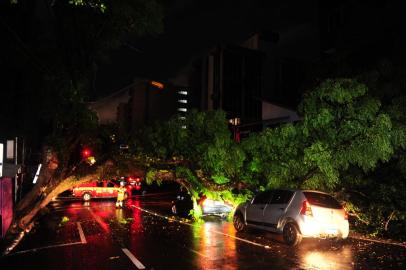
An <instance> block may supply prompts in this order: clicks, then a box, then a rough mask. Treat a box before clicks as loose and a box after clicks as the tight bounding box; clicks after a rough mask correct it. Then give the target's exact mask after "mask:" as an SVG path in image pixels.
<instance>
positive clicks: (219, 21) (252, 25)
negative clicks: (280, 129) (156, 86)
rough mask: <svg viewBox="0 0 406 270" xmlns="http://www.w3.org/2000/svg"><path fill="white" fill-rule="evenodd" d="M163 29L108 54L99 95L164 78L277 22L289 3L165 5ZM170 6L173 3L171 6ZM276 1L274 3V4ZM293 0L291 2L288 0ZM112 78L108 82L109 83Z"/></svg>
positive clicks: (242, 0)
mask: <svg viewBox="0 0 406 270" xmlns="http://www.w3.org/2000/svg"><path fill="white" fill-rule="evenodd" d="M170 2H171V6H170V7H169V8H168V9H167V11H168V13H167V15H166V18H165V30H164V32H163V33H162V34H159V35H156V36H154V37H151V36H150V37H145V38H142V39H133V40H129V41H128V44H129V46H126V47H124V48H121V49H120V50H117V51H115V52H112V55H111V62H110V63H109V64H107V65H104V66H103V67H102V68H101V70H100V74H99V78H101V79H100V80H99V83H98V85H97V88H98V90H99V94H100V95H103V94H104V93H107V92H110V91H115V90H118V89H120V88H121V87H124V86H126V85H128V84H130V83H131V82H132V79H133V78H134V77H135V76H137V75H138V76H141V77H142V76H145V77H150V78H154V79H159V80H165V79H167V78H168V77H171V76H173V75H174V72H176V71H177V70H178V69H179V68H181V67H183V66H185V65H187V64H188V62H189V61H190V60H191V58H192V57H193V56H197V55H199V54H200V53H203V52H205V50H206V49H209V48H210V47H213V46H215V45H218V44H221V43H223V44H224V43H233V42H238V41H242V40H244V39H246V38H247V37H248V36H249V35H250V34H251V33H253V32H254V31H256V30H259V29H262V28H266V27H268V26H269V25H271V24H273V25H276V24H281V21H280V20H279V21H277V20H276V19H275V16H273V14H274V13H275V14H276V13H277V12H278V10H279V9H281V8H283V5H286V6H289V5H290V4H291V3H292V1H281V2H284V3H283V5H282V4H281V3H278V4H274V3H273V2H274V1H250V0H239V1H235V0H234V1H215V0H205V1H201V0H178V1H170ZM172 2H174V3H172ZM275 2H276V1H275ZM293 2H297V1H293ZM300 10H301V8H300V6H299V5H298V9H295V10H292V13H291V15H292V16H291V18H283V20H284V21H293V20H300V19H302V17H305V16H309V15H308V14H307V15H306V14H300ZM112 78H114V79H112Z"/></svg>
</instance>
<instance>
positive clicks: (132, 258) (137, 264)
mask: <svg viewBox="0 0 406 270" xmlns="http://www.w3.org/2000/svg"><path fill="white" fill-rule="evenodd" d="M122 250H123V252H124V254H125V255H127V257H128V258H129V259H130V260H131V261H132V262H133V264H134V265H135V266H136V267H137V268H138V269H145V266H144V265H143V264H142V263H141V262H140V261H139V260H138V259H137V258H135V256H134V255H133V254H132V253H131V251H129V250H128V249H126V248H122Z"/></svg>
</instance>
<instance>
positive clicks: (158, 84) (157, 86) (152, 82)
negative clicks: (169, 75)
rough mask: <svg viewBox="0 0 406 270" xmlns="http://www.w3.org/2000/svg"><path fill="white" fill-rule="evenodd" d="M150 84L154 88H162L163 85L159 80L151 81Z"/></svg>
mask: <svg viewBox="0 0 406 270" xmlns="http://www.w3.org/2000/svg"><path fill="white" fill-rule="evenodd" d="M150 84H151V85H152V86H155V87H156V88H159V89H164V87H165V86H164V84H163V83H160V82H157V81H151V82H150Z"/></svg>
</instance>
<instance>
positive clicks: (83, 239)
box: [76, 222, 87, 244]
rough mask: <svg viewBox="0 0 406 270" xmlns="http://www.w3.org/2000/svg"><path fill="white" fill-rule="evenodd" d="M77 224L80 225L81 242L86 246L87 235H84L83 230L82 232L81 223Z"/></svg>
mask: <svg viewBox="0 0 406 270" xmlns="http://www.w3.org/2000/svg"><path fill="white" fill-rule="evenodd" d="M76 224H77V225H78V231H79V236H80V242H81V243H82V244H86V243H87V241H86V237H85V234H84V233H83V230H82V225H81V224H80V222H76Z"/></svg>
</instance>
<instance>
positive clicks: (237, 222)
mask: <svg viewBox="0 0 406 270" xmlns="http://www.w3.org/2000/svg"><path fill="white" fill-rule="evenodd" d="M233 224H234V228H235V229H236V230H237V232H242V231H243V230H245V227H246V225H245V222H244V218H243V217H242V214H240V213H238V214H235V215H234V218H233Z"/></svg>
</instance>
